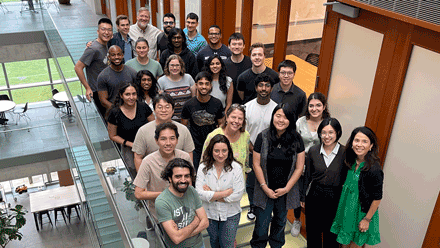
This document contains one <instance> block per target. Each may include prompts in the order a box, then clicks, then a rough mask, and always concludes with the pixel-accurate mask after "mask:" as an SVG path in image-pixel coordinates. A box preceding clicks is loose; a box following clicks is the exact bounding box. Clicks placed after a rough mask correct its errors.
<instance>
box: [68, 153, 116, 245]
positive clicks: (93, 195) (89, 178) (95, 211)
mask: <svg viewBox="0 0 440 248" xmlns="http://www.w3.org/2000/svg"><path fill="white" fill-rule="evenodd" d="M72 157H73V159H74V161H75V163H76V164H77V166H78V175H79V176H80V178H81V181H82V184H83V185H82V187H83V190H84V195H85V196H86V198H87V199H86V200H87V204H88V208H89V210H90V213H91V214H92V216H93V217H92V218H93V220H94V221H93V222H94V225H95V229H96V230H97V234H98V236H99V239H100V243H101V247H104V248H113V247H114V248H116V247H118V248H119V247H124V244H123V242H122V239H121V234H120V233H119V228H118V226H117V225H116V221H115V218H114V217H113V212H112V210H111V208H110V205H109V202H108V201H107V197H106V196H105V193H104V190H103V188H102V185H101V181H100V180H99V177H98V174H97V173H96V169H95V165H94V164H93V161H92V159H91V157H90V154H89V151H88V150H87V147H86V146H77V147H74V148H73V149H72Z"/></svg>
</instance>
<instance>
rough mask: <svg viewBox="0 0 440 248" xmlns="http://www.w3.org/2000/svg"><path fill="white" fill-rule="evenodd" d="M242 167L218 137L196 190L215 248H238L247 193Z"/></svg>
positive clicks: (205, 159)
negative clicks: (239, 225)
mask: <svg viewBox="0 0 440 248" xmlns="http://www.w3.org/2000/svg"><path fill="white" fill-rule="evenodd" d="M244 189H245V187H244V178H243V173H242V169H241V165H240V164H239V163H238V162H237V161H236V160H235V159H234V153H233V151H232V147H231V145H230V143H229V140H228V139H227V138H226V136H224V135H222V134H217V135H215V136H214V137H213V138H212V139H211V141H210V142H209V145H208V146H207V148H206V150H205V153H204V154H203V157H202V163H201V164H200V166H199V169H198V171H197V179H196V190H197V192H198V193H199V196H200V198H201V199H202V202H203V208H204V209H205V211H206V214H207V215H208V219H209V227H208V229H207V231H208V234H209V237H210V243H211V247H222V248H223V247H225V248H226V247H228V248H229V247H231V248H232V247H234V241H235V236H236V234H237V228H238V224H239V222H240V213H241V207H240V200H241V197H242V196H243V193H244Z"/></svg>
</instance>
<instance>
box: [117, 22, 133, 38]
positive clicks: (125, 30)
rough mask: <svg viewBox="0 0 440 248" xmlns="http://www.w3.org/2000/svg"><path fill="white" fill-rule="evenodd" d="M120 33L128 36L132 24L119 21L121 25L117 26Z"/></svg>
mask: <svg viewBox="0 0 440 248" xmlns="http://www.w3.org/2000/svg"><path fill="white" fill-rule="evenodd" d="M117 28H118V31H119V33H121V34H123V35H127V34H128V32H129V31H130V22H129V21H128V20H127V19H121V20H119V25H118V26H117Z"/></svg>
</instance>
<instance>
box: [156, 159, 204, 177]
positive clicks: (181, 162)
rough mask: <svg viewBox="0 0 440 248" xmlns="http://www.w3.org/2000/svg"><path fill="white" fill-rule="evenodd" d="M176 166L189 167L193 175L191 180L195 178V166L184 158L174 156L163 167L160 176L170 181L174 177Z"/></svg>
mask: <svg viewBox="0 0 440 248" xmlns="http://www.w3.org/2000/svg"><path fill="white" fill-rule="evenodd" d="M175 167H180V168H188V169H189V173H190V176H191V180H192V181H193V180H194V177H195V174H194V171H195V170H194V167H193V166H192V165H191V163H190V162H189V161H187V160H185V159H183V158H174V159H171V160H170V162H168V164H167V166H165V169H163V171H162V173H161V175H160V178H162V179H163V180H165V181H167V182H169V181H170V178H172V177H173V169H174V168H175Z"/></svg>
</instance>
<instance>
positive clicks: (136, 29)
mask: <svg viewBox="0 0 440 248" xmlns="http://www.w3.org/2000/svg"><path fill="white" fill-rule="evenodd" d="M149 23H150V11H149V10H148V9H147V8H145V7H141V8H139V10H138V13H137V22H136V24H133V25H131V26H130V32H129V35H130V37H131V39H132V40H133V41H132V43H133V46H134V42H136V41H137V39H138V38H139V37H143V38H145V39H146V40H147V41H148V44H149V45H150V51H149V52H148V57H149V58H150V59H154V60H156V59H157V36H159V34H160V33H161V31H160V30H159V29H158V28H156V27H155V26H153V25H151V24H149ZM135 55H136V56H137V53H136V51H135Z"/></svg>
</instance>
